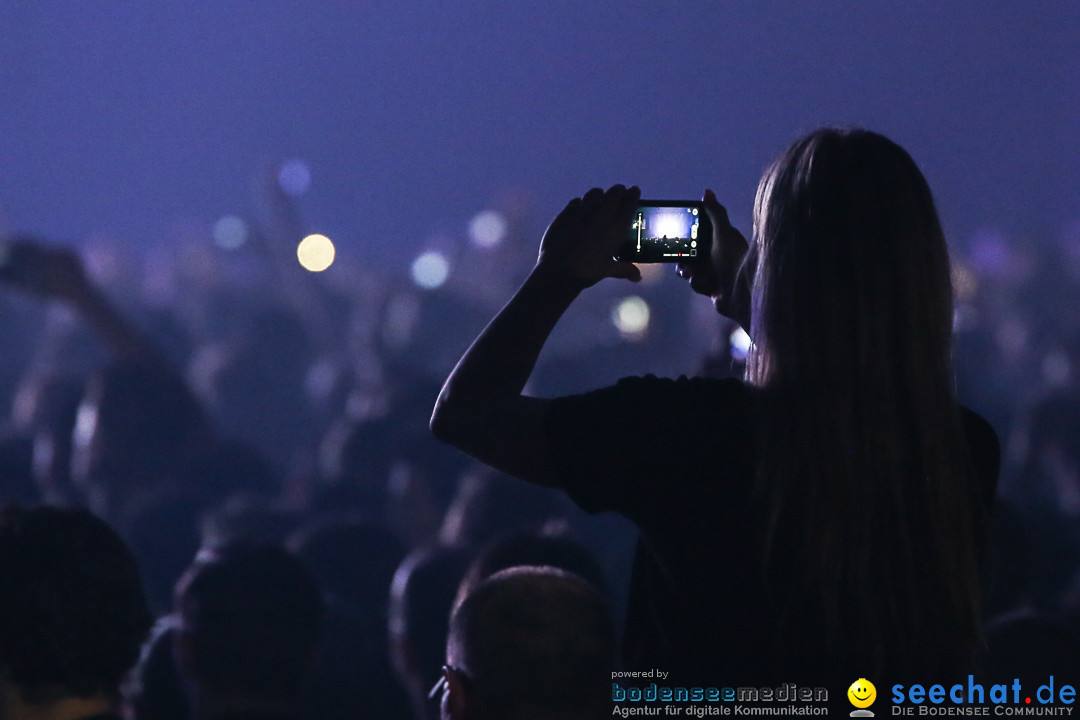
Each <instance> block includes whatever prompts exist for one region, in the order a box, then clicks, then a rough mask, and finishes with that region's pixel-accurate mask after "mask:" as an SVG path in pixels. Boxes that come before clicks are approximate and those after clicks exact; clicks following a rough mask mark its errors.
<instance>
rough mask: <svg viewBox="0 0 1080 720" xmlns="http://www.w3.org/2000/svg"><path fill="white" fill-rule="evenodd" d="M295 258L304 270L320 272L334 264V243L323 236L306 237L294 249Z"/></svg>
mask: <svg viewBox="0 0 1080 720" xmlns="http://www.w3.org/2000/svg"><path fill="white" fill-rule="evenodd" d="M296 257H297V259H298V260H299V261H300V264H301V265H302V266H303V268H304V269H305V270H308V271H309V272H322V271H323V270H325V269H326V268H328V267H330V266H331V265H333V264H334V243H332V242H331V241H330V238H328V237H326V236H325V235H308V236H307V237H306V238H304V239H303V240H301V241H300V244H299V245H298V246H297V247H296Z"/></svg>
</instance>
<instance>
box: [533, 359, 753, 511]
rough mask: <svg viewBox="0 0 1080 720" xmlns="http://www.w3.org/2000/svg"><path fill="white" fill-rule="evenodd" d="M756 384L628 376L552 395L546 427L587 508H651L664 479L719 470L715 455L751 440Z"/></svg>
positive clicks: (565, 475)
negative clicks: (752, 395) (750, 414)
mask: <svg viewBox="0 0 1080 720" xmlns="http://www.w3.org/2000/svg"><path fill="white" fill-rule="evenodd" d="M749 397H750V389H749V388H748V387H747V386H746V385H744V384H743V383H742V382H740V381H738V380H734V379H725V380H718V379H712V378H687V377H679V378H676V379H666V378H657V377H654V376H651V375H646V376H644V377H629V378H623V379H622V380H620V381H618V382H617V383H615V384H614V385H612V386H610V387H606V388H601V389H599V390H593V391H591V392H587V393H583V394H581V395H571V396H567V397H562V398H558V399H555V400H552V401H551V402H550V404H549V405H548V407H547V414H546V417H545V430H546V433H547V442H548V449H549V453H550V455H551V458H552V460H553V463H552V464H553V467H554V469H555V471H556V475H557V477H559V478H560V482H559V485H560V486H561V487H563V488H565V489H567V490H568V491H569V492H570V494H571V497H573V498H574V500H575V501H577V503H578V504H579V505H581V506H582V507H583V508H585V509H586V510H590V511H595V510H597V509H613V510H618V511H620V512H623V513H624V514H627V515H628V516H630V517H632V518H636V517H639V516H641V515H642V514H643V511H642V508H643V507H645V506H647V505H648V504H649V503H650V502H651V500H650V498H653V497H654V495H655V490H656V488H657V487H658V484H657V483H660V482H662V483H663V485H664V486H665V487H666V488H669V489H671V488H672V487H674V486H678V485H680V484H687V483H694V482H696V481H697V480H699V479H700V477H699V476H701V475H703V474H704V475H710V474H715V472H716V471H715V467H716V466H717V465H718V464H720V463H718V462H714V456H718V455H723V454H725V453H728V452H729V451H730V450H732V449H737V450H738V451H739V452H742V451H743V449H744V448H745V447H747V446H748V442H747V440H746V439H745V437H744V436H745V435H746V433H747V431H748V430H747V425H748V423H747V421H746V418H747V412H746V410H747V407H748V405H747V401H748V399H749Z"/></svg>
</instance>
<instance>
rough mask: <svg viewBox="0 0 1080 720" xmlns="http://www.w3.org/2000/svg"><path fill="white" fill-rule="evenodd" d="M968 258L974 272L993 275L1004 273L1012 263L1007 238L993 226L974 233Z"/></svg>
mask: <svg viewBox="0 0 1080 720" xmlns="http://www.w3.org/2000/svg"><path fill="white" fill-rule="evenodd" d="M968 258H969V259H970V261H971V264H972V265H973V266H974V269H975V272H976V273H978V274H980V275H989V276H993V277H1000V276H1002V275H1004V274H1005V273H1006V272H1007V271H1008V270H1009V269H1010V266H1011V265H1012V264H1013V263H1014V258H1013V252H1012V247H1011V246H1010V244H1009V239H1008V238H1007V237H1005V234H1004V233H1002V232H1000V231H999V230H995V229H994V228H983V229H981V230H979V231H978V232H976V233H975V236H974V237H973V238H972V239H971V246H970V248H969V249H968Z"/></svg>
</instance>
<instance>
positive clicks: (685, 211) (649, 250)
mask: <svg viewBox="0 0 1080 720" xmlns="http://www.w3.org/2000/svg"><path fill="white" fill-rule="evenodd" d="M700 228H701V206H700V203H660V202H652V203H642V204H641V205H640V206H639V207H638V209H637V211H636V212H635V213H634V218H633V221H632V222H631V224H630V234H629V237H627V239H626V242H625V243H623V247H622V248H621V250H620V251H619V254H618V255H616V257H618V258H619V259H620V260H629V261H631V262H643V263H649V262H685V261H688V260H691V259H693V258H696V257H697V256H698V250H699V248H700V247H701V245H700V243H699V242H698V237H699V232H700Z"/></svg>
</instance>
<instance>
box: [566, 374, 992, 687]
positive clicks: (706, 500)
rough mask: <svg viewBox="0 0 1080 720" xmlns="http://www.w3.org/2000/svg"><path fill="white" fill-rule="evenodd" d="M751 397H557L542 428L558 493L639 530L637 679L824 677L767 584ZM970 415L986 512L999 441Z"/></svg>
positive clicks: (633, 641) (804, 627)
mask: <svg viewBox="0 0 1080 720" xmlns="http://www.w3.org/2000/svg"><path fill="white" fill-rule="evenodd" d="M755 392H756V391H755V390H753V389H752V388H750V387H749V386H747V385H745V384H744V383H742V382H740V381H738V380H733V379H727V380H715V379H708V378H693V379H687V378H685V377H682V378H679V379H678V380H665V379H658V378H655V377H653V376H647V377H644V378H625V379H623V380H621V381H619V382H618V383H617V384H616V385H614V386H612V387H608V388H603V389H600V390H596V391H593V392H589V393H586V394H584V395H575V396H570V397H563V398H559V399H556V400H553V401H552V402H551V405H550V408H549V411H548V415H547V418H546V430H547V436H548V442H549V449H550V452H551V455H552V458H553V461H554V466H555V469H556V474H557V476H558V477H559V479H560V482H561V483H562V485H563V487H564V488H565V489H566V490H567V492H568V493H569V494H570V496H571V497H572V498H573V500H574V501H575V502H576V503H577V504H578V505H580V506H581V507H582V508H583V509H585V510H587V511H589V512H593V513H596V512H601V511H605V510H613V511H616V512H619V513H621V514H623V515H625V516H626V517H627V518H629V519H630V520H632V521H633V522H634V523H635V524H636V525H637V527H638V529H639V530H640V538H639V542H638V547H637V550H636V553H637V555H636V558H635V563H634V574H633V579H632V581H631V589H630V601H629V607H628V616H627V628H626V635H625V637H624V662H625V665H626V667H627V669H629V670H648V669H652V668H657V669H661V670H663V671H665V672H670V673H672V678H685V680H686V681H687V682H693V683H701V684H702V685H703V686H704V687H708V686H721V687H722V686H726V685H731V684H733V683H738V682H745V683H746V684H752V685H755V686H762V685H764V684H765V682H763V681H768V682H773V681H775V682H778V683H779V682H797V681H799V680H801V679H802V677H804V676H805V674H809V675H811V676H817V675H818V671H819V670H820V668H818V667H816V666H815V664H816V663H820V661H821V653H820V652H815V648H820V647H821V641H822V637H821V629H820V623H817V624H815V623H814V622H813V621H814V618H812V617H803V618H796V620H795V621H794V622H787V623H786V626H784V625H785V624H784V623H783V622H780V621H779V620H778V616H777V615H776V614H775V613H774V612H773V611H772V610H770V607H771V603H770V597H769V594H768V593H767V592H766V590H765V587H764V583H763V581H762V579H761V577H760V567H761V557H762V554H761V553H762V548H761V540H760V538H761V537H762V530H761V526H762V523H761V521H760V520H758V519H757V518H756V517H755V515H754V513H753V512H751V511H750V507H751V503H750V499H751V492H752V490H753V487H752V486H753V482H752V480H753V478H754V475H755V472H756V466H757V459H756V457H755V456H756V452H755V444H756V442H757V436H756V429H755V427H754V423H753V420H752V413H751V410H752V402H753V398H754V394H755ZM962 415H963V420H962V423H963V427H964V430H965V433H966V435H967V437H968V440H969V444H970V446H971V450H972V457H973V462H974V464H975V465H976V472H977V474H978V476H979V480H980V482H981V483H982V484H983V487H985V489H986V498H985V500H986V502H987V503H989V502H990V500H991V498H992V496H993V492H994V489H995V486H996V483H997V473H998V463H999V450H998V442H997V436H996V434H995V433H994V431H993V429H992V428H991V427H990V425H989V424H988V423H987V422H986V421H985V420H983V419H982V418H980V417H979V416H977V415H975V414H974V413H972V412H970V411H967V410H964V411H963V413H962ZM797 555H798V551H797V549H795V550H794V552H793V556H795V560H796V561H797ZM778 648H779V649H781V652H780V653H779V654H778V650H777V649H778ZM856 677H858V676H856ZM856 677H853V678H851V679H850V680H848V681H847V682H851V681H853V680H855V679H856ZM879 692H880V691H879Z"/></svg>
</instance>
